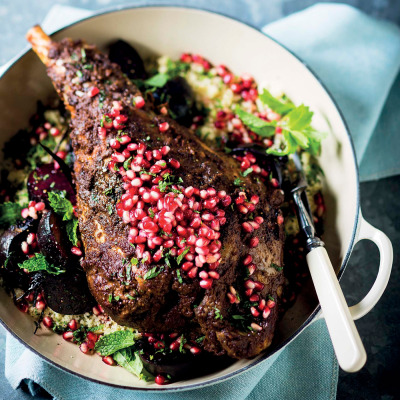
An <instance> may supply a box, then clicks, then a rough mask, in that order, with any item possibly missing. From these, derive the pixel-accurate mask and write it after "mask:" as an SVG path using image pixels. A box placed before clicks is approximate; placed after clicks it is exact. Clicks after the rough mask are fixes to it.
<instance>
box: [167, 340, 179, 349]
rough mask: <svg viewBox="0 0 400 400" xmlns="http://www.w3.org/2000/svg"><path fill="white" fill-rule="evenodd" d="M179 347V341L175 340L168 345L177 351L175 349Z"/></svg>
mask: <svg viewBox="0 0 400 400" xmlns="http://www.w3.org/2000/svg"><path fill="white" fill-rule="evenodd" d="M179 347H180V343H179V342H178V341H177V340H174V341H173V342H172V343H171V344H170V345H169V348H170V349H171V350H172V351H177V350H178V349H179Z"/></svg>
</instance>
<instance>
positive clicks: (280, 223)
mask: <svg viewBox="0 0 400 400" xmlns="http://www.w3.org/2000/svg"><path fill="white" fill-rule="evenodd" d="M276 222H277V223H278V225H282V224H283V222H284V218H283V216H282V215H278V217H277V219H276Z"/></svg>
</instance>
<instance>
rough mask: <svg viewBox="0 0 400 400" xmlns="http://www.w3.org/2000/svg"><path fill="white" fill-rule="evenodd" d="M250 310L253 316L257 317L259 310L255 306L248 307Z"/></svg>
mask: <svg viewBox="0 0 400 400" xmlns="http://www.w3.org/2000/svg"><path fill="white" fill-rule="evenodd" d="M250 312H251V315H252V316H253V317H258V316H259V315H260V312H259V311H258V310H257V309H256V308H255V307H250Z"/></svg>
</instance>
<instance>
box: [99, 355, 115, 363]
mask: <svg viewBox="0 0 400 400" xmlns="http://www.w3.org/2000/svg"><path fill="white" fill-rule="evenodd" d="M101 360H102V361H103V363H104V364H107V365H115V361H114V359H113V358H112V356H105V357H103V358H102V359H101Z"/></svg>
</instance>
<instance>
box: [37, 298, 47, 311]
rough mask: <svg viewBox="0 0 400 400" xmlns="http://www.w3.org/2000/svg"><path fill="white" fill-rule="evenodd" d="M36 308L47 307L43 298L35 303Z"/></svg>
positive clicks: (40, 309) (42, 308)
mask: <svg viewBox="0 0 400 400" xmlns="http://www.w3.org/2000/svg"><path fill="white" fill-rule="evenodd" d="M35 308H36V309H37V310H39V311H42V310H44V309H45V308H46V303H45V302H44V301H43V300H38V301H37V302H36V303H35Z"/></svg>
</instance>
